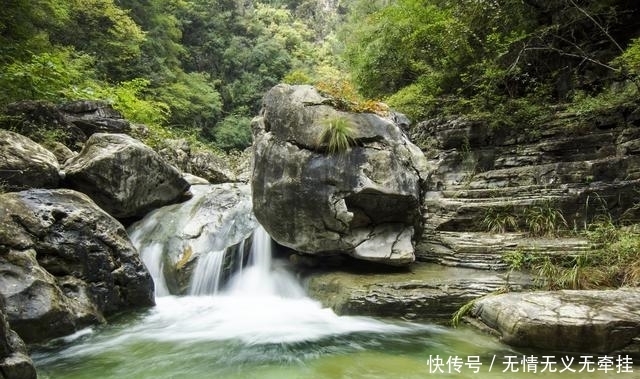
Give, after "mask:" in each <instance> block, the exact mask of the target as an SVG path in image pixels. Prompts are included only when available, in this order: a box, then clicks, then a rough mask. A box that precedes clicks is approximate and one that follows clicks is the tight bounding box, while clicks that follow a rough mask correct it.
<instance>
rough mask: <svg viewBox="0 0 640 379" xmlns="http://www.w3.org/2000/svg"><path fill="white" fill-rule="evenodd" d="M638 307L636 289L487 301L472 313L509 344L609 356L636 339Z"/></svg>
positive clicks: (639, 330)
mask: <svg viewBox="0 0 640 379" xmlns="http://www.w3.org/2000/svg"><path fill="white" fill-rule="evenodd" d="M639 309H640V291H639V290H637V289H622V290H606V291H556V292H531V293H507V294H502V295H497V296H490V297H486V298H483V299H479V300H478V301H477V302H476V304H475V306H474V308H473V310H472V315H473V316H474V317H476V318H477V319H478V320H480V321H481V322H482V323H484V324H485V325H487V326H488V327H489V328H491V329H493V330H495V331H496V332H497V333H498V334H499V335H500V336H501V339H502V341H503V342H505V343H507V344H509V345H512V346H520V347H530V348H539V349H545V350H547V351H549V350H551V351H559V352H572V353H590V354H611V353H614V352H618V351H621V350H623V349H625V348H627V347H628V346H629V345H630V344H632V343H633V342H634V339H636V338H637V337H638V336H639V334H640V311H639ZM636 349H637V347H636ZM636 353H637V351H636Z"/></svg>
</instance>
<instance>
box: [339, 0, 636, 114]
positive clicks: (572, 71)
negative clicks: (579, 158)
mask: <svg viewBox="0 0 640 379" xmlns="http://www.w3.org/2000/svg"><path fill="white" fill-rule="evenodd" d="M360 3H362V4H367V5H368V6H365V5H362V6H360V7H359V8H354V9H359V13H352V15H351V18H352V20H353V23H351V26H349V27H348V33H345V36H346V37H345V40H346V43H347V50H346V57H347V61H348V63H349V66H350V68H351V69H352V73H353V79H354V81H355V82H356V84H357V85H358V87H359V89H360V90H361V91H362V93H363V94H365V95H367V96H376V97H380V96H385V97H386V100H387V101H388V102H389V103H390V105H392V106H394V107H396V108H399V109H400V110H403V111H405V112H407V113H409V114H411V115H412V116H414V117H426V116H435V115H442V114H443V113H449V114H451V113H464V114H479V115H482V114H485V115H486V114H492V115H493V119H496V120H497V121H498V122H499V123H502V124H504V125H508V126H511V125H516V124H522V123H524V124H527V123H531V121H532V120H535V119H536V118H537V117H539V116H541V115H543V114H544V113H545V109H546V108H548V106H549V105H552V104H556V103H567V102H569V103H570V102H573V101H574V100H584V99H585V98H591V97H593V96H598V95H599V93H600V92H602V91H604V90H609V89H610V88H611V86H612V84H614V83H618V84H624V83H630V82H628V81H629V80H631V81H635V82H636V83H637V82H638V73H639V71H638V70H639V69H640V65H639V63H640V46H639V44H640V43H639V42H638V40H637V38H638V37H639V36H640V17H639V16H640V4H638V3H637V2H635V1H631V0H605V1H595V0H583V1H579V0H553V1H538V0H527V1H522V0H487V1H471V0H464V1H448V0H396V1H385V2H382V1H380V2H365V1H361V2H360ZM371 3H374V4H371ZM356 20H357V21H358V22H356ZM618 87H624V85H618ZM624 91H626V93H627V95H636V96H637V88H632V89H631V91H630V90H629V89H626V90H624ZM610 97H611V96H610ZM619 100H623V99H621V98H619Z"/></svg>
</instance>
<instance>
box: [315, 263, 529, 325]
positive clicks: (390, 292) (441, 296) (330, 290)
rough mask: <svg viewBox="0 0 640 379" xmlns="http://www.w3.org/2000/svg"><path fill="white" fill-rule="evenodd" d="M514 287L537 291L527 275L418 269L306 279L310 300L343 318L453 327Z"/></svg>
mask: <svg viewBox="0 0 640 379" xmlns="http://www.w3.org/2000/svg"><path fill="white" fill-rule="evenodd" d="M505 286H509V287H510V288H511V289H512V290H515V291H521V290H525V289H529V288H531V287H532V282H531V279H530V278H529V277H527V276H526V275H522V274H511V275H508V274H507V273H504V272H496V271H489V270H477V269H470V268H460V267H444V266H440V265H437V264H431V263H415V264H413V265H411V266H410V267H409V268H408V269H406V270H399V271H397V272H383V273H372V272H366V273H358V272H346V271H332V272H324V273H322V272H314V273H312V274H310V275H309V277H307V279H306V289H307V293H308V294H309V296H311V297H312V298H314V299H316V300H318V301H320V302H321V303H322V304H323V305H324V306H326V307H330V308H332V309H333V310H334V311H335V312H336V313H338V314H340V315H358V316H378V317H400V318H403V319H406V320H423V321H433V322H438V323H448V322H449V321H450V320H451V317H452V316H453V314H454V313H455V312H456V311H457V310H458V309H459V308H460V307H461V306H463V305H464V304H466V303H467V302H469V301H471V300H473V299H476V298H480V297H482V296H485V295H487V294H489V293H491V292H494V291H497V290H500V289H502V288H504V287H505Z"/></svg>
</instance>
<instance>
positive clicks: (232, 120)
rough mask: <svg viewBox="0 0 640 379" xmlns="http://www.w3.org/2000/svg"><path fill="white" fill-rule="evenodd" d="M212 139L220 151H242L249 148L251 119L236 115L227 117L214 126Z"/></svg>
mask: <svg viewBox="0 0 640 379" xmlns="http://www.w3.org/2000/svg"><path fill="white" fill-rule="evenodd" d="M213 137H214V141H215V142H214V143H215V145H216V146H218V147H219V148H220V149H222V150H225V151H230V150H244V149H245V148H247V147H249V146H251V119H250V118H249V117H245V116H241V115H237V114H235V115H231V116H227V117H226V118H225V119H224V120H222V121H221V122H220V123H219V124H218V125H217V126H216V128H215V129H214V131H213Z"/></svg>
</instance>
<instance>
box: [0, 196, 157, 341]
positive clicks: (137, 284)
mask: <svg viewBox="0 0 640 379" xmlns="http://www.w3.org/2000/svg"><path fill="white" fill-rule="evenodd" d="M0 204H1V205H0V225H1V226H0V295H2V296H3V297H4V298H5V299H6V315H7V318H8V320H9V322H10V324H11V326H12V328H13V329H14V330H15V331H16V332H17V333H18V334H19V335H20V337H21V338H22V339H24V341H25V342H27V343H33V342H39V341H44V340H47V339H50V338H54V337H59V336H63V335H66V334H70V333H73V332H74V331H76V330H78V329H80V328H82V327H85V326H87V325H91V324H96V323H100V322H102V321H104V317H105V316H108V315H111V314H115V313H117V312H120V311H123V310H126V309H133V308H138V307H145V306H150V305H153V304H154V292H153V282H152V280H151V276H150V275H149V273H148V271H147V270H146V268H145V267H144V265H143V264H142V262H141V261H140V258H139V256H138V253H137V251H136V249H135V248H134V247H133V245H132V244H131V242H130V240H129V237H128V235H127V233H126V231H125V229H124V227H123V226H122V225H121V224H120V223H119V222H118V221H116V220H115V219H114V218H113V217H111V216H109V215H108V214H107V213H106V212H104V211H103V210H102V209H100V208H98V206H97V205H96V204H95V203H94V202H93V201H91V199H89V198H88V197H87V196H86V195H84V194H81V193H79V192H76V191H73V190H68V189H58V190H46V189H37V190H28V191H22V192H13V193H6V194H3V195H0Z"/></svg>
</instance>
